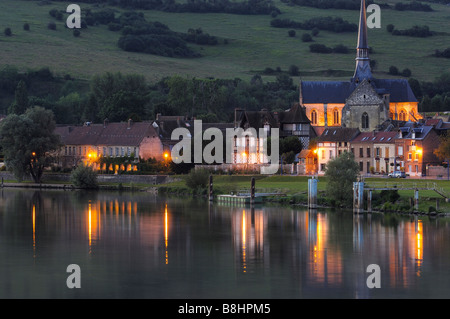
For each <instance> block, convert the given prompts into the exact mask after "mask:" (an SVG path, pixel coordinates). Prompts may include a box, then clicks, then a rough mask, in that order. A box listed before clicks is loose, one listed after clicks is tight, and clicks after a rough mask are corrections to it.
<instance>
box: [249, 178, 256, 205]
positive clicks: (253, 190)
mask: <svg viewBox="0 0 450 319" xmlns="http://www.w3.org/2000/svg"><path fill="white" fill-rule="evenodd" d="M250 192H251V193H250V204H251V205H253V204H254V203H255V178H254V177H252V186H251V189H250Z"/></svg>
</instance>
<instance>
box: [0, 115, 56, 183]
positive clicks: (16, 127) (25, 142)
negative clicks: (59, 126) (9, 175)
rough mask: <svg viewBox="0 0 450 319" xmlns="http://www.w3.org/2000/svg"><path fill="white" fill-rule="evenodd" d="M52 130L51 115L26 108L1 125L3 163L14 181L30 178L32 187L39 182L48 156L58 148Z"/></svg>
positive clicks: (53, 122) (53, 125)
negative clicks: (10, 172) (15, 179)
mask: <svg viewBox="0 0 450 319" xmlns="http://www.w3.org/2000/svg"><path fill="white" fill-rule="evenodd" d="M54 129H55V121H54V119H53V113H52V112H51V111H49V110H45V109H43V108H40V107H32V108H29V109H28V110H27V111H26V112H25V113H24V114H21V115H17V114H10V115H8V116H7V117H6V118H5V119H4V120H3V121H2V122H1V124H0V136H1V140H0V145H1V147H2V148H3V153H4V155H5V163H6V165H7V167H8V168H9V169H11V170H12V171H13V173H14V175H15V177H16V178H17V179H18V180H22V179H23V178H24V177H25V176H26V175H28V174H31V176H32V178H33V180H34V181H35V182H36V183H39V182H40V181H41V177H42V174H43V173H44V168H45V167H46V166H48V165H49V162H50V155H49V154H50V152H52V151H55V150H57V149H58V148H59V146H60V141H59V136H58V135H56V134H55V133H54Z"/></svg>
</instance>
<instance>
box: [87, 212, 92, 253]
mask: <svg viewBox="0 0 450 319" xmlns="http://www.w3.org/2000/svg"><path fill="white" fill-rule="evenodd" d="M88 227H89V229H88V232H89V253H91V245H92V211H91V203H89V215H88Z"/></svg>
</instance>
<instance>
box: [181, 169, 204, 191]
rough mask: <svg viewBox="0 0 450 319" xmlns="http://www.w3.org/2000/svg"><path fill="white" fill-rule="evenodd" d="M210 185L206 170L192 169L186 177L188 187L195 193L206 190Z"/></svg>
mask: <svg viewBox="0 0 450 319" xmlns="http://www.w3.org/2000/svg"><path fill="white" fill-rule="evenodd" d="M208 183H209V172H208V171H207V170H204V169H199V170H196V169H192V170H191V171H190V172H189V174H188V176H187V177H186V186H187V187H189V188H190V189H192V190H193V191H194V192H195V191H197V190H199V189H203V188H206V186H207V185H208Z"/></svg>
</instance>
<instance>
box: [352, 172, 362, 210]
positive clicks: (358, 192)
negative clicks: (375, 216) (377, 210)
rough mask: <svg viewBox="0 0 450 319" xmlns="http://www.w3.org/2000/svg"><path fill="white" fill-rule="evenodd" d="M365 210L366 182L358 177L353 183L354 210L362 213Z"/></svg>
mask: <svg viewBox="0 0 450 319" xmlns="http://www.w3.org/2000/svg"><path fill="white" fill-rule="evenodd" d="M363 210H364V182H362V181H361V180H360V179H358V181H357V182H354V183H353V212H354V213H362V211H363Z"/></svg>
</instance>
